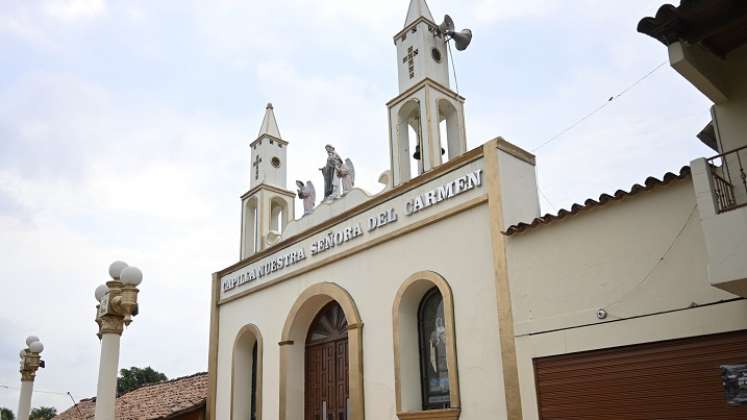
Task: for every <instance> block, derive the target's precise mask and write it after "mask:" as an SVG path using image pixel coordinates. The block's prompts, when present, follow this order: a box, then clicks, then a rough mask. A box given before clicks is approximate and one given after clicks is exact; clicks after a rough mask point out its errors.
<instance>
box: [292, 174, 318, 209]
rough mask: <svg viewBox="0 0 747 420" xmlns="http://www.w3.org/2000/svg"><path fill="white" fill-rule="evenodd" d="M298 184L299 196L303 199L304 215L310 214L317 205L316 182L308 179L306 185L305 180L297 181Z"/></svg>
mask: <svg viewBox="0 0 747 420" xmlns="http://www.w3.org/2000/svg"><path fill="white" fill-rule="evenodd" d="M296 185H297V186H298V198H300V199H302V200H303V215H304V216H306V215H309V214H311V212H312V211H314V206H315V205H316V190H315V189H314V184H312V183H311V181H306V185H304V183H303V181H296Z"/></svg>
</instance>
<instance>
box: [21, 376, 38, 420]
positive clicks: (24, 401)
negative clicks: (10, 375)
mask: <svg viewBox="0 0 747 420" xmlns="http://www.w3.org/2000/svg"><path fill="white" fill-rule="evenodd" d="M33 392H34V381H21V396H20V398H18V420H29V414H30V413H31V394H32V393H33Z"/></svg>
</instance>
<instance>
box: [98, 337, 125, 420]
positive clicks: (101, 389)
mask: <svg viewBox="0 0 747 420" xmlns="http://www.w3.org/2000/svg"><path fill="white" fill-rule="evenodd" d="M121 338H122V337H121V336H120V335H119V334H114V333H107V334H103V335H102V336H101V358H100V359H99V383H98V387H97V388H96V390H97V391H96V420H114V406H115V403H116V401H117V371H118V369H119V341H120V339H121Z"/></svg>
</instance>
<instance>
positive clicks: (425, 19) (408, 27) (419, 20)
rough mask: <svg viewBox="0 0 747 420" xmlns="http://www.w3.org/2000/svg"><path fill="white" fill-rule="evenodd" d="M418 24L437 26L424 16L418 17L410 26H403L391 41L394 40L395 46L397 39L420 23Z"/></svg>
mask: <svg viewBox="0 0 747 420" xmlns="http://www.w3.org/2000/svg"><path fill="white" fill-rule="evenodd" d="M420 22H425V23H429V24H431V25H433V26H438V25H437V24H436V22H434V21H432V20H430V19H428V18H426V17H424V16H420V17H419V18H417V19H415V20H413V21H412V23H411V24H409V25H407V26H405V27H404V28H403V29H402V30H401V31H399V32H397V33H396V34H395V35H394V36H393V37H392V39H393V40H394V43H395V44H396V43H397V38H399V37H401V36H402V34H404V33H407V31H409V30H410V29H412V28H414V27H415V26H418V23H420Z"/></svg>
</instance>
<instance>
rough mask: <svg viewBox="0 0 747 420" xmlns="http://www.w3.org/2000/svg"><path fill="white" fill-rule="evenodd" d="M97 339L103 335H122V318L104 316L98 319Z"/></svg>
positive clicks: (110, 315)
mask: <svg viewBox="0 0 747 420" xmlns="http://www.w3.org/2000/svg"><path fill="white" fill-rule="evenodd" d="M98 320H100V324H99V325H100V328H99V338H101V336H102V335H104V334H117V335H122V332H123V331H124V317H123V316H119V315H112V314H109V315H104V316H102V317H100V318H99V319H98Z"/></svg>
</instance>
